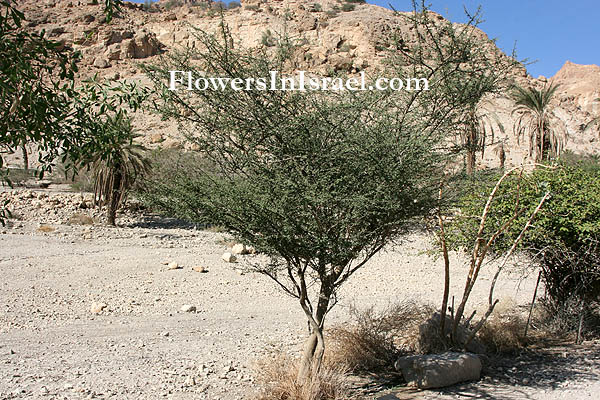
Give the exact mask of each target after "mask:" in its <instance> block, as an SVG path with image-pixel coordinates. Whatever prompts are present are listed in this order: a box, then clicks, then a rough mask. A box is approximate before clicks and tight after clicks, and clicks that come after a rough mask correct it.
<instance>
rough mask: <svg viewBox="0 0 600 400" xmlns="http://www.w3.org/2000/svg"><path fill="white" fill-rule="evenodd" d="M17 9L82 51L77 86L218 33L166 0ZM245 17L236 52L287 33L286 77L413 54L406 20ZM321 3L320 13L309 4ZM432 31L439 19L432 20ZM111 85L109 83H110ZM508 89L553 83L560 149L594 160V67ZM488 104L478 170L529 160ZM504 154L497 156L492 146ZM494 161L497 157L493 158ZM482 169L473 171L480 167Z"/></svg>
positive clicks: (258, 12) (266, 10)
mask: <svg viewBox="0 0 600 400" xmlns="http://www.w3.org/2000/svg"><path fill="white" fill-rule="evenodd" d="M92 3H93V2H91V1H87V0H85V1H73V0H49V1H46V2H44V3H43V4H40V2H39V1H37V0H21V1H19V6H20V7H21V8H22V10H23V11H24V12H25V15H26V18H27V19H28V21H27V27H28V29H31V30H35V31H40V30H42V29H45V30H46V32H48V34H49V35H50V36H51V37H52V39H54V40H56V41H59V42H60V43H61V45H63V46H65V47H67V48H73V49H75V50H79V51H81V53H82V54H83V61H82V63H81V65H80V75H81V77H87V76H90V75H92V74H94V73H99V74H100V75H101V76H102V77H104V78H105V79H127V78H132V77H135V78H136V79H138V78H142V77H141V75H137V74H138V73H139V69H138V68H137V67H136V65H135V64H136V63H137V62H139V60H140V59H148V61H151V60H152V57H154V56H156V55H157V54H159V53H161V52H167V53H168V52H169V51H171V50H172V49H176V48H181V47H184V46H195V47H198V46H199V45H200V43H199V41H198V40H197V39H196V38H195V36H194V32H193V29H192V28H191V26H194V27H197V28H199V29H201V30H204V31H207V32H215V31H216V30H217V29H218V26H219V22H220V20H219V18H220V17H219V13H216V12H215V11H214V10H211V7H210V6H209V3H210V2H209V1H208V0H186V1H183V2H182V5H181V6H175V7H173V4H172V3H170V2H167V1H165V0H161V1H160V2H158V3H156V4H157V6H156V7H154V8H153V10H152V12H151V11H148V10H145V9H144V7H143V6H142V5H141V4H134V3H126V7H124V8H123V10H122V12H121V13H120V14H119V15H117V16H116V17H115V18H114V19H113V21H112V22H111V23H110V24H106V23H105V18H104V15H103V6H102V2H98V3H99V4H96V5H94V4H92ZM241 3H242V7H241V8H237V9H233V10H226V11H225V12H224V18H225V22H226V24H227V25H228V26H229V28H230V30H231V33H232V35H233V36H234V38H235V40H236V45H240V46H246V47H252V46H259V45H265V44H266V45H268V44H269V43H270V42H273V43H274V41H275V40H276V38H277V37H280V36H281V35H282V34H283V33H284V32H287V34H288V35H289V36H290V37H294V38H298V39H299V40H300V42H301V43H300V49H299V50H298V51H297V52H296V54H294V59H293V65H292V66H291V68H294V69H296V70H305V71H308V72H311V73H315V74H323V75H325V74H330V73H331V72H332V71H338V72H344V73H348V74H356V73H358V72H360V71H363V70H366V71H367V72H369V71H371V70H373V69H376V68H378V67H379V66H380V65H381V61H382V60H383V59H384V55H385V52H386V51H387V50H390V49H391V46H392V43H393V42H392V36H393V35H394V34H395V32H400V34H401V36H402V38H403V39H405V40H406V43H407V44H410V42H411V37H414V31H413V29H411V28H412V26H410V24H407V23H406V21H405V20H404V19H403V15H406V13H402V12H401V13H398V14H395V13H394V12H392V11H391V10H388V9H385V8H382V7H379V6H375V5H370V4H356V6H355V8H354V10H352V11H348V12H344V11H342V10H341V9H340V3H339V2H338V1H336V0H319V1H318V2H314V1H308V0H243V1H242V2H241ZM317 3H318V6H316V4H317ZM431 15H432V19H433V20H435V21H438V22H439V23H442V22H444V21H445V20H444V18H443V17H442V16H440V15H438V14H435V13H432V14H431ZM474 33H475V35H476V37H478V38H480V40H481V41H482V42H483V43H487V46H488V47H489V49H490V52H500V50H498V49H497V48H496V47H495V45H494V44H493V43H492V42H491V41H489V39H488V37H487V35H486V34H485V33H484V32H482V31H479V30H475V32H474ZM115 77H116V78H115ZM514 77H515V80H516V81H517V82H518V83H519V84H521V85H526V86H527V85H532V86H536V87H542V86H543V85H544V84H547V83H548V82H550V81H553V82H557V83H560V84H561V86H560V88H559V90H558V92H557V94H556V99H555V113H556V114H557V115H558V117H559V118H560V119H561V120H562V121H563V122H564V123H565V125H566V126H567V130H568V133H569V139H568V141H567V149H570V150H573V151H577V152H587V153H590V152H594V153H599V152H600V144H599V143H600V140H599V137H600V136H599V132H597V131H592V130H584V129H583V127H585V126H586V125H587V123H588V122H589V121H591V120H592V119H593V118H594V117H597V116H599V115H600V102H599V101H598V100H597V99H598V98H600V67H599V66H596V65H577V64H574V63H571V62H566V63H565V65H564V66H563V68H562V69H561V70H560V71H559V72H558V73H557V74H556V75H555V76H554V77H552V78H546V77H539V78H538V79H534V78H532V77H530V76H529V75H528V74H527V70H526V69H525V67H520V68H516V69H515V72H514ZM490 100H491V104H492V106H491V108H492V110H491V111H493V112H494V113H495V114H497V115H498V117H499V119H500V122H501V123H502V125H503V126H504V128H505V132H503V133H502V132H496V136H495V139H496V141H495V142H494V143H489V146H488V148H489V149H490V150H489V151H488V150H486V154H485V155H484V157H483V159H482V160H481V164H483V165H484V166H498V165H499V163H500V159H501V158H502V159H503V160H504V161H505V162H506V165H507V166H509V165H514V164H519V163H521V162H522V161H524V160H525V159H526V157H525V155H524V154H525V153H526V152H527V149H528V143H523V142H521V143H519V142H517V140H516V138H515V135H514V133H513V125H514V119H515V118H514V116H513V115H511V112H512V110H513V108H514V102H513V101H512V100H511V99H510V96H509V95H508V94H505V95H504V96H498V97H495V98H493V99H490ZM152 118H154V117H149V116H145V117H144V118H140V121H139V122H138V121H136V125H138V130H139V131H140V132H146V137H145V138H143V140H142V141H143V142H144V143H145V144H147V145H150V146H155V147H156V146H163V147H180V146H181V143H182V140H181V138H180V137H178V135H177V132H176V126H175V125H174V124H169V123H164V122H160V121H159V120H158V119H156V120H154V119H152ZM498 145H501V146H502V151H501V152H500V151H497V152H495V151H496V150H499V148H498V147H495V146H498ZM498 154H502V157H500V156H499V155H498ZM478 162H479V161H478Z"/></svg>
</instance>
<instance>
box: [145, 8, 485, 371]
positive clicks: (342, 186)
mask: <svg viewBox="0 0 600 400" xmlns="http://www.w3.org/2000/svg"><path fill="white" fill-rule="evenodd" d="M407 18H409V22H410V23H412V24H414V25H415V26H416V27H417V28H418V30H419V31H428V32H429V33H430V34H429V35H424V36H423V37H421V39H422V42H420V43H419V44H418V45H416V46H415V48H414V49H411V51H409V52H406V53H403V54H390V58H389V60H388V61H389V62H388V63H387V64H386V70H384V71H383V74H385V75H386V77H388V78H389V77H397V78H400V79H405V78H407V77H423V78H425V79H430V84H429V90H418V91H410V92H408V91H402V92H394V91H392V90H389V91H358V92H350V91H340V92H335V91H312V90H307V91H266V90H242V91H236V90H233V89H231V88H230V87H229V86H228V85H226V86H225V88H223V90H198V91H187V90H178V91H170V90H169V89H168V82H169V79H170V72H169V71H174V70H176V71H192V72H193V75H195V76H197V77H199V76H207V77H215V76H218V77H221V78H229V79H241V80H244V79H246V78H248V77H252V78H268V77H269V75H270V71H280V72H281V73H282V74H284V73H286V72H289V71H291V70H292V68H293V67H292V66H293V62H292V61H293V59H294V56H295V54H296V53H297V52H298V51H301V50H299V48H298V46H297V43H296V42H294V41H293V40H292V39H290V38H287V37H283V38H282V40H280V41H279V42H278V43H277V46H276V47H275V49H267V48H265V47H259V48H253V49H244V48H238V47H237V46H236V47H234V46H233V45H232V43H234V39H233V38H232V37H231V35H230V33H229V30H228V29H227V27H226V26H225V25H224V23H223V22H222V24H221V35H220V36H214V35H211V34H208V33H205V32H202V31H200V30H198V31H196V32H195V33H194V34H195V37H196V39H197V41H199V42H200V43H201V44H202V46H200V47H201V48H202V49H203V50H202V51H200V50H199V48H200V47H197V48H186V49H183V50H182V51H174V52H170V53H169V55H168V56H167V57H165V58H163V59H162V60H161V62H160V63H159V64H157V65H150V66H147V68H146V72H147V74H148V75H149V77H150V79H151V80H152V82H153V83H154V85H155V88H156V89H157V91H158V92H159V93H160V97H161V102H160V103H157V107H158V108H159V111H160V112H161V113H162V115H163V116H164V118H169V119H173V120H175V121H177V122H178V124H179V127H180V131H181V132H182V133H183V134H184V135H185V136H186V137H187V138H188V140H189V141H190V142H192V143H193V144H194V145H195V146H196V147H197V148H198V149H199V151H200V153H201V155H202V157H203V159H205V160H206V161H207V162H209V163H210V164H211V165H214V166H215V167H216V171H215V170H211V169H208V168H199V169H198V173H197V177H194V181H193V182H192V183H191V184H188V185H187V188H188V189H187V190H186V191H180V190H179V189H178V188H179V187H181V186H182V185H181V184H180V185H178V186H177V187H175V189H176V190H174V191H173V192H172V193H173V195H174V196H181V200H180V201H179V202H178V204H181V205H182V206H183V207H186V206H187V207H190V211H189V212H188V215H194V214H197V215H198V218H199V220H200V221H205V220H209V221H211V222H214V223H216V224H218V225H221V226H223V227H225V228H226V229H227V230H228V231H229V232H231V233H232V234H233V235H235V236H236V237H237V238H238V239H240V240H241V241H242V242H244V243H247V244H250V245H253V246H254V247H255V248H256V249H257V250H259V251H261V252H263V253H264V254H265V255H267V256H269V257H270V262H269V263H268V264H267V265H264V264H262V265H255V266H253V268H254V270H255V271H257V272H260V273H263V274H266V275H267V276H269V277H270V278H272V279H273V280H274V281H275V282H276V283H277V284H278V285H279V286H280V287H281V288H282V289H283V290H284V291H285V292H286V293H287V294H289V295H290V296H293V297H295V298H297V299H298V300H299V302H300V305H301V306H302V309H303V312H304V313H305V315H306V317H307V319H308V321H309V323H310V326H311V329H312V336H311V339H310V341H309V342H308V345H307V346H308V347H307V349H308V350H307V352H306V353H305V354H304V358H303V361H302V362H303V364H302V368H301V372H300V373H299V378H300V379H302V378H305V377H306V376H307V375H305V372H307V368H306V365H307V364H306V363H308V365H309V367H310V365H311V363H312V362H313V361H315V360H316V363H317V364H316V366H317V369H318V365H319V363H320V359H321V357H322V354H323V348H324V343H323V335H322V331H323V324H324V319H325V316H326V314H327V313H328V311H329V310H330V308H331V307H332V306H333V304H334V303H335V299H336V294H337V292H338V290H339V288H340V286H341V285H342V284H343V283H344V282H345V281H346V280H347V279H348V278H349V277H350V276H352V275H353V274H354V272H355V271H357V270H358V269H359V268H361V267H362V266H364V265H365V263H366V262H367V261H368V260H369V259H370V258H371V257H372V256H373V255H374V254H376V253H377V252H378V251H379V250H380V249H381V248H382V247H383V246H385V245H386V244H387V243H388V242H389V241H390V240H391V239H392V238H394V237H396V236H397V235H398V234H400V233H402V232H404V231H406V230H407V229H408V228H409V227H410V226H411V224H412V223H414V221H415V219H417V218H419V217H421V216H423V215H425V214H427V213H428V212H429V211H430V210H431V209H432V208H433V207H435V205H436V203H437V199H436V197H437V188H438V182H439V179H440V178H441V174H442V172H443V170H444V167H445V166H446V165H447V163H448V162H450V159H451V158H452V157H453V154H452V153H451V152H450V151H449V149H448V147H447V145H446V144H447V142H448V137H450V135H451V134H453V132H454V130H455V126H456V124H457V123H458V121H459V120H460V118H461V117H462V115H463V112H464V108H465V107H466V105H467V104H468V103H469V100H470V98H469V96H468V95H465V94H464V84H465V83H464V81H465V79H469V78H472V79H480V77H481V75H478V74H475V73H473V71H474V70H475V69H477V70H480V69H481V65H486V64H485V61H486V59H485V56H486V55H487V52H485V51H483V50H482V49H480V48H478V45H479V42H478V41H476V40H475V39H474V38H473V35H472V34H470V33H469V31H468V29H462V28H461V29H460V30H455V28H454V26H453V25H452V24H451V23H448V24H447V25H446V26H445V27H444V29H439V27H438V25H439V22H438V21H433V20H431V19H429V14H428V13H414V14H411V16H407ZM431 43H433V44H434V45H433V46H430V47H427V48H429V49H431V51H429V52H428V53H427V54H426V56H425V54H424V53H423V49H424V48H425V45H426V44H431ZM273 50H275V51H273ZM407 66H409V68H407ZM369 83H372V82H368V83H367V84H369Z"/></svg>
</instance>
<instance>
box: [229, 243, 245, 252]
mask: <svg viewBox="0 0 600 400" xmlns="http://www.w3.org/2000/svg"><path fill="white" fill-rule="evenodd" d="M231 252H232V253H233V254H246V253H247V250H246V246H244V245H243V244H241V243H238V244H236V245H234V246H233V247H232V248H231Z"/></svg>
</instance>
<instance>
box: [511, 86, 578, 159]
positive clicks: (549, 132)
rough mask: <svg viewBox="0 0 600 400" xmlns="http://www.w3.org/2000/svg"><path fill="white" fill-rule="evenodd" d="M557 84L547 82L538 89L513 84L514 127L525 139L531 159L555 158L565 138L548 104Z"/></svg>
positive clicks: (559, 122)
mask: <svg viewBox="0 0 600 400" xmlns="http://www.w3.org/2000/svg"><path fill="white" fill-rule="evenodd" d="M558 87H559V85H557V84H550V85H548V86H544V87H543V88H542V89H540V90H538V89H536V88H533V87H528V88H522V87H520V86H517V87H515V92H514V95H513V97H514V100H515V102H516V106H515V109H514V110H513V114H519V118H518V119H517V123H516V124H515V131H516V134H517V137H518V138H519V139H520V138H521V137H522V136H525V137H527V138H528V139H529V155H530V156H531V157H533V159H534V161H535V162H541V161H544V160H550V159H553V158H556V157H558V156H559V155H560V153H561V152H562V151H563V148H564V146H565V143H566V140H567V131H566V127H565V126H564V123H563V122H562V121H561V120H560V119H559V118H557V117H556V116H555V115H554V113H553V111H552V108H551V101H552V98H553V97H554V95H555V93H556V90H557V89H558Z"/></svg>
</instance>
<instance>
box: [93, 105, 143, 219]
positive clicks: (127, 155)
mask: <svg viewBox="0 0 600 400" xmlns="http://www.w3.org/2000/svg"><path fill="white" fill-rule="evenodd" d="M102 127H103V129H104V130H105V132H106V133H105V134H106V135H107V136H108V137H110V142H106V143H104V147H103V151H102V152H98V153H96V154H95V156H94V157H93V158H92V159H91V160H89V161H87V162H86V163H87V164H88V166H89V167H90V168H91V170H92V172H93V175H94V199H95V202H96V204H98V205H106V206H107V208H108V210H107V212H108V223H109V224H111V225H115V218H116V213H117V210H118V209H119V208H120V207H121V205H122V204H123V203H124V202H125V199H126V198H127V195H128V193H129V191H130V190H131V189H132V188H133V186H134V184H135V182H136V180H138V179H139V178H140V177H142V176H143V175H144V174H146V173H147V172H148V171H149V168H150V164H149V162H148V160H147V159H146V158H145V155H144V151H145V149H144V148H143V147H142V146H141V145H139V144H136V143H134V142H133V140H134V139H135V135H134V134H133V131H132V127H131V122H130V121H129V119H128V118H127V117H126V116H124V115H123V114H116V115H115V116H114V117H112V118H109V119H108V120H107V121H106V122H105V123H104V124H103V125H102Z"/></svg>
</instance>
